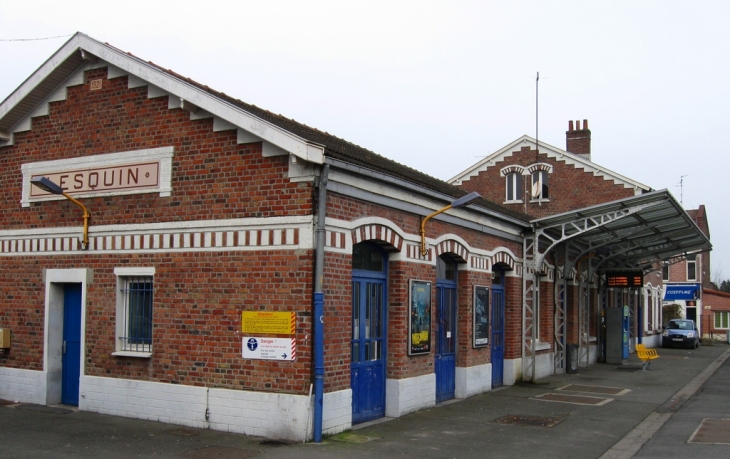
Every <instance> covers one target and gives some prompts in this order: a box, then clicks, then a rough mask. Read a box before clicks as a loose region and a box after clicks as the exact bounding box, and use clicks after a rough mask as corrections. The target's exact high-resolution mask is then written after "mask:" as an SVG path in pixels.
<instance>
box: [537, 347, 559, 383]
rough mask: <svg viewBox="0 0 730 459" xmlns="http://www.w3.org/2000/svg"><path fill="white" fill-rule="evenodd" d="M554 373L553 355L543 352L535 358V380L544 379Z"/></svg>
mask: <svg viewBox="0 0 730 459" xmlns="http://www.w3.org/2000/svg"><path fill="white" fill-rule="evenodd" d="M554 373H555V353H554V352H545V353H542V354H537V355H536V356H535V379H540V378H544V377H546V376H550V375H552V374H554Z"/></svg>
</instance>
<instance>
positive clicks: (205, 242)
mask: <svg viewBox="0 0 730 459" xmlns="http://www.w3.org/2000/svg"><path fill="white" fill-rule="evenodd" d="M261 220H264V221H265V223H267V224H266V225H263V224H262V222H261ZM272 220H276V221H271V222H268V220H267V219H250V220H249V219H241V220H220V221H206V222H200V221H198V222H176V223H165V224H145V225H115V226H113V227H111V226H108V227H92V228H91V229H90V234H89V248H88V250H87V252H95V253H115V252H125V253H129V252H148V253H149V252H181V251H223V250H234V251H235V250H262V249H263V250H266V249H268V250H274V249H282V248H286V249H297V248H312V237H311V230H310V231H307V230H308V229H310V228H311V226H310V225H309V224H308V223H309V222H310V221H311V219H310V218H301V217H296V218H290V219H283V218H279V219H272ZM299 220H302V222H300V221H299ZM262 226H264V227H262ZM80 236H81V229H80V228H74V227H63V228H52V229H42V230H25V231H22V230H6V231H0V256H13V255H27V254H46V255H48V254H58V253H67V252H75V251H80V250H81V249H82V248H81V244H80V241H79V237H80Z"/></svg>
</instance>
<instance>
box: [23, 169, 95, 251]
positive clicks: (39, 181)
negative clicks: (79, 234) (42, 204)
mask: <svg viewBox="0 0 730 459" xmlns="http://www.w3.org/2000/svg"><path fill="white" fill-rule="evenodd" d="M30 183H32V184H33V185H35V186H37V187H38V188H40V189H41V190H43V191H47V192H48V193H51V194H60V195H61V196H63V197H64V198H66V199H68V200H69V201H71V202H73V203H74V204H76V205H77V206H79V207H81V210H83V211H84V239H83V242H82V243H81V247H82V249H83V250H86V249H88V248H89V216H90V215H89V209H87V208H86V206H85V205H83V204H81V203H80V202H79V201H78V200H76V199H74V198H73V197H71V196H69V195H68V194H66V192H64V191H63V188H61V187H60V186H58V185H56V184H55V183H53V182H52V181H51V179H49V178H47V177H34V178H32V179H30Z"/></svg>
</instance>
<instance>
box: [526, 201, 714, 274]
mask: <svg viewBox="0 0 730 459" xmlns="http://www.w3.org/2000/svg"><path fill="white" fill-rule="evenodd" d="M531 224H532V227H533V231H534V233H533V238H531V239H532V240H533V241H536V244H535V246H534V247H533V250H534V251H535V252H534V253H535V257H534V261H535V267H538V266H542V263H543V262H544V261H545V260H544V258H545V255H546V254H547V253H548V252H550V251H551V250H553V249H557V248H558V246H561V245H562V247H561V248H560V249H558V250H557V251H556V254H557V255H558V256H559V257H561V258H562V257H563V256H564V255H567V258H568V260H570V261H572V262H573V263H576V262H579V261H580V260H584V259H588V258H591V259H592V260H591V265H592V266H594V267H596V268H597V269H598V270H600V271H610V270H614V269H642V270H643V271H644V272H647V271H650V270H652V269H655V263H656V262H660V261H664V260H670V259H672V258H676V257H681V256H690V257H691V256H692V255H693V254H697V253H699V252H706V251H709V250H711V249H712V244H710V240H709V239H708V238H707V236H705V234H704V233H703V232H702V231H701V230H700V229H699V227H698V226H697V225H696V224H695V223H694V221H693V220H692V219H691V218H690V216H689V215H688V214H687V212H686V211H685V210H684V209H682V206H681V205H680V204H679V203H678V202H677V200H676V199H674V197H673V196H672V195H671V194H670V193H669V192H668V191H667V190H659V191H651V192H648V193H644V194H641V195H638V196H632V197H629V198H624V199H621V200H618V201H613V202H608V203H605V204H600V205H596V206H592V207H586V208H583V209H578V210H575V211H570V212H565V213H562V214H558V215H553V216H550V217H545V218H540V219H536V220H532V221H531ZM533 243H534V242H533Z"/></svg>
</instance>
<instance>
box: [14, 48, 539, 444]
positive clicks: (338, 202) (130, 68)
mask: <svg viewBox="0 0 730 459" xmlns="http://www.w3.org/2000/svg"><path fill="white" fill-rule="evenodd" d="M0 171H1V172H0V190H2V191H1V192H0V193H1V194H0V199H1V200H2V207H3V209H4V211H3V213H2V215H1V216H0V228H1V229H0V259H1V260H2V263H1V264H0V292H1V293H0V294H1V295H2V300H3V303H2V306H1V307H0V329H2V330H3V334H4V336H8V335H10V336H11V340H10V343H9V346H7V347H2V348H0V398H3V399H11V400H19V401H22V402H30V403H39V404H57V403H64V404H70V405H78V406H79V408H80V409H83V410H90V411H96V412H100V413H108V414H115V415H122V416H130V417H139V418H144V419H152V420H159V421H163V422H171V423H177V424H183V425H189V426H196V427H204V428H213V429H220V430H228V431H234V432H242V433H246V434H253V435H262V436H267V437H273V438H285V439H291V440H300V441H301V440H303V439H306V438H312V437H314V438H315V440H317V439H318V438H321V435H322V434H323V433H336V432H340V431H343V430H346V429H349V428H350V427H351V426H352V425H353V424H355V423H358V422H363V421H367V420H370V419H374V418H378V417H382V416H386V415H387V416H392V417H398V416H402V415H403V414H406V413H409V412H412V411H414V410H417V409H421V408H424V407H429V406H433V405H434V404H435V403H436V402H437V401H443V400H447V399H449V398H454V397H458V398H463V397H467V396H470V395H473V394H477V393H480V392H483V391H486V390H489V389H491V388H492V387H495V386H498V385H500V384H510V383H513V382H514V381H515V378H516V377H518V376H519V374H520V371H519V369H518V367H519V366H520V362H521V360H520V359H521V355H522V351H521V348H520V338H519V337H520V333H521V332H520V330H521V326H522V321H521V304H522V299H521V298H522V295H521V288H522V280H521V274H522V264H521V259H522V250H523V238H522V234H523V232H524V231H526V230H527V229H529V224H528V218H527V217H526V216H525V215H524V214H523V213H521V212H520V209H519V208H516V209H514V210H513V209H509V208H506V207H504V206H501V205H497V204H494V203H492V202H491V201H490V200H488V199H476V200H473V201H471V202H469V203H468V205H466V206H464V207H460V208H454V209H451V210H448V211H447V212H444V213H440V214H438V215H436V216H434V217H433V218H432V219H431V220H429V221H428V224H427V225H425V227H423V226H422V225H423V224H422V221H423V217H424V216H426V215H429V214H433V213H435V212H438V211H439V210H442V209H443V208H444V207H446V206H448V205H450V204H451V203H453V201H454V200H456V199H457V198H461V197H463V196H464V195H465V194H466V193H465V192H464V191H463V190H462V189H460V188H458V187H455V186H453V185H451V184H449V183H446V182H443V181H440V180H436V179H434V178H432V177H429V176H427V175H425V174H422V173H420V172H418V171H415V170H413V169H410V168H408V167H405V166H402V165H400V164H397V163H395V162H393V161H390V160H388V159H386V158H383V157H381V156H379V155H377V154H375V153H373V152H371V151H368V150H366V149H364V148H362V147H359V146H357V145H354V144H351V143H349V142H347V141H345V140H342V139H339V138H337V137H334V136H332V135H330V134H327V133H324V132H322V131H319V130H317V129H314V128H311V127H308V126H306V125H303V124H301V123H297V122H295V121H293V120H290V119H287V118H285V117H283V116H281V115H276V114H273V113H270V112H268V111H265V110H262V109H260V108H258V107H255V106H252V105H249V104H246V103H244V102H242V101H240V100H237V99H234V98H232V97H230V96H227V95H225V94H222V93H219V92H216V91H214V90H212V89H210V88H208V87H207V86H204V85H201V84H199V83H197V82H194V81H192V80H190V79H187V78H184V77H182V76H180V75H178V74H176V73H174V72H172V71H169V70H166V69H163V68H161V67H159V66H156V65H154V64H152V63H150V62H145V61H143V60H141V59H139V58H137V57H135V56H133V55H131V54H129V53H125V52H122V51H120V50H118V49H116V48H114V47H112V46H110V45H108V44H103V43H101V42H98V41H96V40H94V39H92V38H90V37H88V36H86V35H83V34H77V35H75V36H74V37H73V38H71V39H70V40H69V41H68V42H67V43H66V44H65V45H64V46H63V47H62V48H60V49H59V50H58V51H57V52H56V53H55V54H54V55H53V56H52V57H51V58H50V59H49V60H48V61H46V62H45V63H44V64H43V65H42V66H41V67H40V68H39V69H38V70H37V71H36V72H35V73H34V74H33V75H31V76H30V77H29V78H28V79H27V80H26V81H25V82H23V83H22V84H21V86H20V87H19V88H18V89H17V90H16V91H14V92H13V93H12V94H11V95H10V96H9V97H8V98H7V99H5V101H3V102H2V104H0ZM58 192H63V193H65V195H63V196H62V195H59V194H57V193H58ZM85 209H87V210H85ZM86 212H88V214H86ZM85 215H89V216H88V218H86V217H85ZM422 228H423V230H424V231H425V234H424V235H423V236H422V235H421V230H422ZM422 244H424V245H423V248H424V249H425V250H424V251H422Z"/></svg>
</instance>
